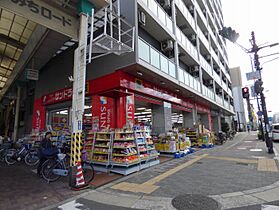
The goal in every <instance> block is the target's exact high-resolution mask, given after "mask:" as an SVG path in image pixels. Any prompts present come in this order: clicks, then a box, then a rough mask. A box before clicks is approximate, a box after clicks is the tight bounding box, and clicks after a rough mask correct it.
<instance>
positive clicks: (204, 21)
mask: <svg viewBox="0 0 279 210" xmlns="http://www.w3.org/2000/svg"><path fill="white" fill-rule="evenodd" d="M196 9H197V12H198V13H199V15H200V17H201V19H202V21H203V23H204V25H206V26H207V20H206V17H205V16H204V14H203V12H202V10H201V8H200V6H199V4H197V3H196Z"/></svg>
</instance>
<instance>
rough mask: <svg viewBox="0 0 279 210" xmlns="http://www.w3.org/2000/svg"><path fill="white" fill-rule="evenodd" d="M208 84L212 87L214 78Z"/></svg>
mask: <svg viewBox="0 0 279 210" xmlns="http://www.w3.org/2000/svg"><path fill="white" fill-rule="evenodd" d="M208 85H209V86H210V87H213V80H212V79H211V80H209V81H208Z"/></svg>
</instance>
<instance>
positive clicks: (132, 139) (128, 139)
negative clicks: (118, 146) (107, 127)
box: [114, 138, 135, 141]
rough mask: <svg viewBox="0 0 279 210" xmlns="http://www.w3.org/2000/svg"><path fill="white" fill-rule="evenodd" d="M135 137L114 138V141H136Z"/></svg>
mask: <svg viewBox="0 0 279 210" xmlns="http://www.w3.org/2000/svg"><path fill="white" fill-rule="evenodd" d="M134 140H135V139H134V138H127V139H114V141H134Z"/></svg>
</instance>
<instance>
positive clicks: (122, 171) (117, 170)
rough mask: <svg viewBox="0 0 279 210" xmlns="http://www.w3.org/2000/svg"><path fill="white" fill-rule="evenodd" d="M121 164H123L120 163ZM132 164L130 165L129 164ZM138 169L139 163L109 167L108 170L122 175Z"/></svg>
mask: <svg viewBox="0 0 279 210" xmlns="http://www.w3.org/2000/svg"><path fill="white" fill-rule="evenodd" d="M120 166H123V165H120ZM130 166H132V165H130ZM139 170H140V166H139V165H134V166H132V167H126V168H120V167H115V168H111V169H110V172H114V173H118V174H122V175H125V176H126V175H129V174H132V173H135V172H137V171H139Z"/></svg>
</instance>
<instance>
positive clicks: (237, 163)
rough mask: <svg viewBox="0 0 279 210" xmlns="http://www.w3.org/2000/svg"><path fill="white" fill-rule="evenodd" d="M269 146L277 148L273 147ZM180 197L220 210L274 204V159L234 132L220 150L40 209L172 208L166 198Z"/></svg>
mask: <svg viewBox="0 0 279 210" xmlns="http://www.w3.org/2000/svg"><path fill="white" fill-rule="evenodd" d="M275 148H277V150H278V143H277V144H275ZM184 194H192V195H196V198H199V196H201V197H202V196H206V197H208V198H213V199H214V200H215V201H217V202H218V203H219V206H218V208H221V209H230V208H239V209H247V208H248V207H247V206H251V207H250V208H251V209H262V208H263V207H262V204H266V205H267V207H268V206H273V205H276V204H277V205H278V204H279V203H278V200H279V176H278V161H277V162H276V161H275V159H274V155H270V154H268V153H267V152H266V148H265V144H264V142H262V141H260V140H257V138H256V133H253V132H251V134H250V135H248V134H247V133H240V134H238V135H237V136H236V137H235V139H234V140H230V141H227V142H226V143H225V144H224V145H222V146H216V147H214V148H212V149H204V150H201V151H198V152H196V153H194V154H192V155H189V156H186V158H180V159H173V160H171V161H168V162H166V163H163V164H160V165H158V166H155V167H153V168H150V169H147V170H144V171H142V172H138V173H135V174H132V175H130V176H127V177H124V178H122V179H120V180H117V181H115V182H112V183H110V184H108V185H105V186H103V187H100V188H98V189H97V190H94V191H91V192H88V193H86V194H85V195H83V196H81V197H79V198H78V199H77V198H76V199H77V200H76V199H72V200H71V201H70V203H60V204H59V205H56V204H55V205H54V206H50V207H47V208H46V209H52V208H54V209H68V208H69V207H70V206H71V208H73V206H74V205H76V206H81V207H79V208H81V209H98V210H99V209H125V208H132V209H175V208H174V207H173V206H172V204H171V203H172V199H173V198H175V197H176V196H179V195H184ZM185 196H186V195H185ZM196 200H199V199H196ZM181 202H182V204H183V206H184V208H178V209H205V206H207V207H206V209H215V208H213V206H208V205H206V204H207V203H205V204H202V202H197V203H195V204H194V206H191V205H189V199H185V200H183V197H182V200H181ZM270 202H271V203H270ZM210 203H212V202H210ZM187 205H188V207H187V208H186V206H187ZM119 206H120V207H119ZM200 206H203V208H200ZM241 207H242V208H241ZM270 208H271V207H270ZM277 208H278V206H277ZM73 209H74V208H73ZM266 209H267V208H266Z"/></svg>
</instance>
